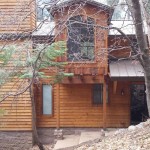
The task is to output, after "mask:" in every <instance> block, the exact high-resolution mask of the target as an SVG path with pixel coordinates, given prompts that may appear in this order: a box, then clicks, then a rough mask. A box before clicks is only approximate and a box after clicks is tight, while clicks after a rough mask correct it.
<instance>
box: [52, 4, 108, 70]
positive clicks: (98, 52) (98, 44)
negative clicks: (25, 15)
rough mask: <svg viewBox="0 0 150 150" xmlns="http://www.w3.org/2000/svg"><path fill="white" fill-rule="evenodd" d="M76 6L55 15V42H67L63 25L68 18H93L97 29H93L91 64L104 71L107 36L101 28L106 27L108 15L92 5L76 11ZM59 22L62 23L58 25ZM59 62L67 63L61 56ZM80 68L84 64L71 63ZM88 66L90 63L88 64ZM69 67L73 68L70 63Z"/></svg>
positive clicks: (65, 57) (106, 65)
mask: <svg viewBox="0 0 150 150" xmlns="http://www.w3.org/2000/svg"><path fill="white" fill-rule="evenodd" d="M76 7H77V8H78V6H74V7H72V11H70V10H69V8H68V7H66V8H65V9H63V10H62V12H61V13H55V14H54V18H55V23H56V30H55V35H56V40H55V41H65V42H67V34H68V33H67V28H66V26H65V24H64V23H66V20H67V19H69V18H70V17H73V16H77V15H83V16H85V17H90V18H93V19H94V21H95V24H96V25H97V27H95V33H94V34H95V35H94V39H95V50H94V53H95V60H94V61H93V62H92V63H93V66H95V67H105V69H106V71H107V68H108V62H107V61H108V58H107V36H108V31H107V30H103V29H102V28H101V27H107V26H108V21H107V20H108V14H107V12H105V11H103V10H101V9H99V8H96V7H93V6H92V5H85V6H84V7H82V8H81V9H80V8H79V9H77V8H76ZM60 22H63V23H62V24H60ZM59 61H67V56H66V55H65V56H63V57H61V58H60V59H59ZM79 63H80V67H84V64H85V62H84V61H83V62H73V64H77V65H78V66H79ZM89 64H90V62H89ZM82 65H83V66H82ZM68 66H71V68H74V66H73V65H72V62H71V63H70V64H69V65H68Z"/></svg>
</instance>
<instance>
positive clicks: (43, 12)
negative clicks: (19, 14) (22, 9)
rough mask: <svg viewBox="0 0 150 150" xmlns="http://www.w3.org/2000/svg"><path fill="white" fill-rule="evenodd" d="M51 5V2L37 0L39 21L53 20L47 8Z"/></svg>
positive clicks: (48, 0) (49, 0)
mask: <svg viewBox="0 0 150 150" xmlns="http://www.w3.org/2000/svg"><path fill="white" fill-rule="evenodd" d="M50 4H51V0H37V21H43V20H46V21H49V20H51V19H52V16H51V14H50V13H49V12H48V10H47V8H46V7H47V6H48V5H50Z"/></svg>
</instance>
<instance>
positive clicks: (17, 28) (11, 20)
mask: <svg viewBox="0 0 150 150" xmlns="http://www.w3.org/2000/svg"><path fill="white" fill-rule="evenodd" d="M0 11H1V13H0V17H1V19H0V33H16V32H27V33H29V32H30V31H31V30H32V29H33V28H35V1H34V0H22V1H18V0H9V1H8V0H1V1H0Z"/></svg>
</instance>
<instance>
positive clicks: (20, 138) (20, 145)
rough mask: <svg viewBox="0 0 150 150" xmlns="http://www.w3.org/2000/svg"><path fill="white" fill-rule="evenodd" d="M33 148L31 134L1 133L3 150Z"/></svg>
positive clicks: (0, 143) (0, 141)
mask: <svg viewBox="0 0 150 150" xmlns="http://www.w3.org/2000/svg"><path fill="white" fill-rule="evenodd" d="M31 147H32V133H31V132H26V131H25V132H20V131H18V132H12V131H11V132H2V131H0V149H1V150H29V149H30V148H31Z"/></svg>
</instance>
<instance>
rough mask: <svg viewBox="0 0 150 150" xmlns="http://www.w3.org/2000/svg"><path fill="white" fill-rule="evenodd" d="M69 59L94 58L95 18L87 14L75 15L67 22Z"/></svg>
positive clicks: (82, 59) (84, 59)
mask: <svg viewBox="0 0 150 150" xmlns="http://www.w3.org/2000/svg"><path fill="white" fill-rule="evenodd" d="M67 27H68V41H67V47H68V60H69V61H86V60H88V61H90V60H94V20H93V19H91V18H86V17H85V16H75V17H72V18H70V19H69V21H68V22H67Z"/></svg>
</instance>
